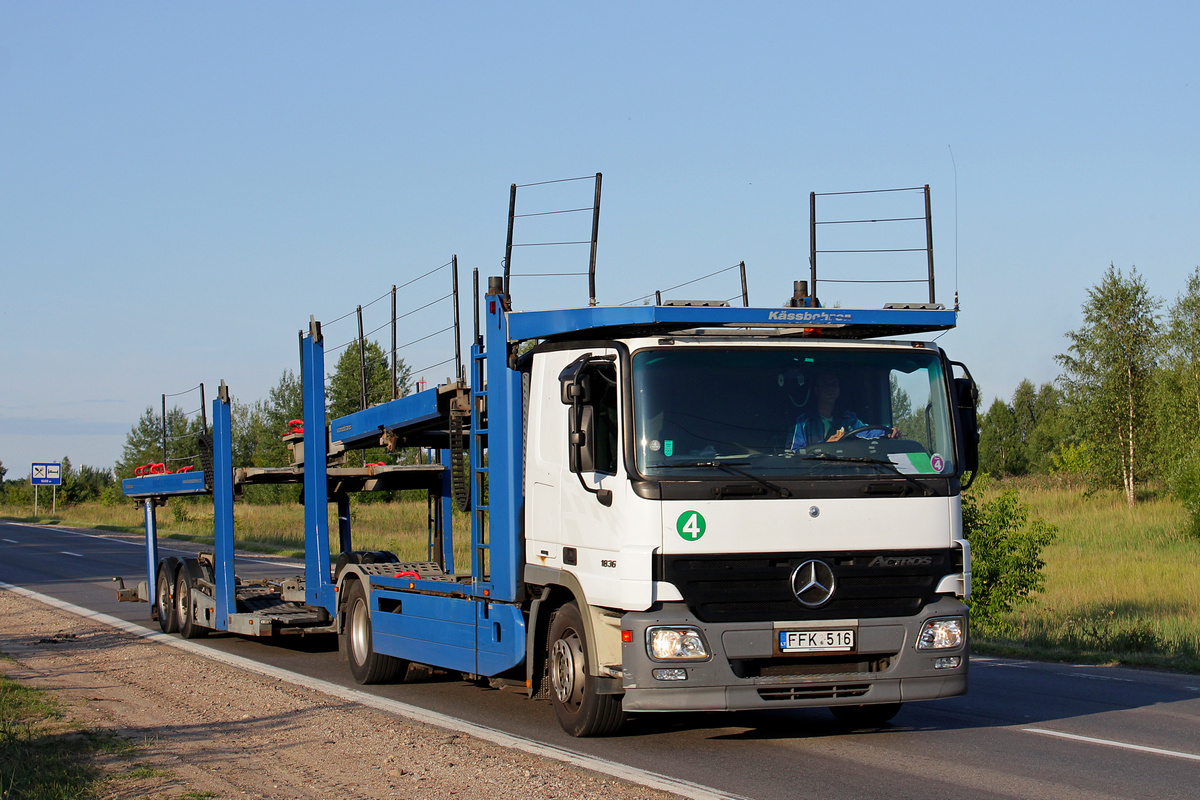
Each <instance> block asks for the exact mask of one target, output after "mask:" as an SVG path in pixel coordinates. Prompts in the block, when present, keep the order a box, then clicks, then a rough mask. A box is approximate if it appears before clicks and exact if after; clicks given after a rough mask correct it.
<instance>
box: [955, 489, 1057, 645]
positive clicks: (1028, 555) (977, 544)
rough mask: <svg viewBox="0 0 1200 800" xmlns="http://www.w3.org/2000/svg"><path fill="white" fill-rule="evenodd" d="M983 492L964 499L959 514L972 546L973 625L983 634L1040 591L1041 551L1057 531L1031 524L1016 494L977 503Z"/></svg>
mask: <svg viewBox="0 0 1200 800" xmlns="http://www.w3.org/2000/svg"><path fill="white" fill-rule="evenodd" d="M984 483H986V482H984ZM983 488H984V487H983V486H980V487H979V488H978V489H976V490H975V491H974V492H970V493H967V494H964V495H963V499H962V512H963V535H964V536H966V538H967V540H968V541H970V543H971V600H970V603H969V604H970V607H971V623H972V625H974V626H975V627H977V628H979V629H981V630H983V631H987V630H989V629H991V630H995V629H996V628H998V627H1000V626H1001V625H1002V622H1001V615H1003V614H1004V613H1005V612H1008V611H1011V610H1012V609H1013V608H1014V607H1015V606H1017V605H1018V604H1021V603H1024V602H1027V601H1028V600H1029V596H1030V594H1032V593H1033V592H1036V591H1038V590H1039V589H1041V588H1042V587H1043V585H1044V584H1045V576H1044V574H1043V572H1042V570H1043V569H1044V568H1045V566H1046V562H1045V561H1044V560H1043V559H1042V551H1043V550H1044V549H1045V548H1046V546H1047V545H1049V544H1050V542H1051V541H1053V539H1054V535H1055V529H1054V526H1052V525H1050V524H1048V523H1047V522H1045V521H1044V520H1042V519H1039V518H1036V517H1035V518H1033V519H1030V517H1029V509H1028V507H1027V506H1025V505H1024V504H1023V503H1021V501H1020V498H1019V496H1018V495H1017V493H1016V492H1015V491H1012V490H1007V491H1003V492H1001V493H1000V494H998V495H997V496H996V497H994V498H993V499H991V500H986V501H984V500H980V499H979V493H980V491H981V490H982V489H983Z"/></svg>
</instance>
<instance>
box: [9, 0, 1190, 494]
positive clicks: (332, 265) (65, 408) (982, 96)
mask: <svg viewBox="0 0 1200 800" xmlns="http://www.w3.org/2000/svg"><path fill="white" fill-rule="evenodd" d="M1198 34H1200V11H1198V10H1197V7H1196V6H1195V5H1194V4H1185V3H1155V4H1144V5H1139V6H1135V5H1134V4H1108V3H1053V4H1046V3H1016V4H991V5H986V6H984V5H981V4H963V3H921V4H892V3H870V2H868V3H858V4H853V5H849V4H830V3H803V2H796V3H755V2H750V3H737V4H732V3H730V4H716V3H707V2H689V3H676V2H659V3H653V2H651V3H619V2H618V3H605V4H598V3H594V4H583V3H485V2H458V3H455V2H446V3H311V2H287V3H281V2H256V3H246V4H233V3H205V4H200V3H170V4H167V3H140V2H123V3H82V2H56V3H19V2H13V0H0V280H2V283H0V336H2V337H3V347H2V348H0V461H3V463H4V465H5V466H6V467H8V469H9V477H10V478H12V477H18V476H20V475H26V474H28V471H29V465H30V463H31V462H33V461H51V460H57V459H59V458H60V457H62V456H64V455H68V456H70V457H71V459H72V460H73V461H74V462H75V463H76V464H80V463H86V464H91V465H94V466H104V465H109V464H112V463H113V462H114V461H115V460H116V459H117V458H118V457H119V456H120V452H121V445H122V443H123V441H124V437H125V434H126V433H127V432H128V431H129V429H130V427H131V426H132V425H133V424H134V422H135V421H136V420H137V418H138V416H139V414H140V413H141V412H142V411H143V410H144V409H145V408H146V407H147V406H148V405H154V406H157V405H158V403H159V402H160V400H159V397H160V395H161V394H162V393H164V392H166V393H174V392H179V391H183V390H186V389H188V388H190V387H193V386H195V385H196V384H197V383H199V382H201V381H203V382H205V384H206V388H207V389H208V392H209V397H210V398H211V396H212V395H213V394H214V393H215V390H216V384H217V383H218V382H219V381H220V380H221V379H224V380H225V381H226V382H227V383H228V384H229V385H230V387H231V388H232V391H233V393H234V395H235V397H236V398H238V399H239V400H242V401H245V402H253V401H254V400H257V399H259V398H262V397H265V395H266V393H267V391H268V389H269V388H270V387H271V386H273V385H274V384H275V383H276V382H277V380H278V378H279V375H280V373H281V372H282V371H283V370H284V369H288V368H292V369H295V368H296V366H297V345H296V332H297V331H298V330H299V329H300V328H301V327H304V326H305V325H306V324H307V320H308V317H309V315H310V314H314V315H316V317H317V318H318V319H321V320H332V319H334V318H336V317H339V316H342V315H343V314H346V313H348V312H352V311H353V310H354V308H355V306H356V305H358V304H366V303H368V302H370V301H371V300H374V299H375V298H377V297H379V296H380V295H382V294H383V293H385V292H387V291H388V290H389V289H390V287H391V286H392V285H393V284H403V283H405V282H407V281H409V280H411V279H412V278H415V277H416V276H418V275H421V274H423V273H426V272H428V271H430V270H432V269H434V268H436V267H438V266H439V265H441V264H445V263H446V262H448V261H449V260H450V256H451V255H452V254H457V255H458V260H459V264H460V268H461V277H462V280H463V282H464V290H465V289H466V287H467V286H469V282H470V270H471V269H472V268H475V267H478V268H479V270H480V273H481V275H482V276H487V275H489V274H495V273H498V272H499V270H500V265H501V259H502V257H503V253H504V239H505V225H506V213H507V202H508V187H509V184H511V183H514V182H516V183H527V182H533V181H541V180H549V179H556V178H567V177H575V176H581V175H590V174H593V173H595V172H603V173H604V196H603V203H602V212H601V223H600V247H599V253H598V266H597V273H598V278H597V283H598V295H599V299H600V302H602V303H619V302H624V301H627V300H630V299H632V298H634V297H637V296H640V295H642V294H646V293H650V292H653V291H654V290H655V289H662V288H666V287H668V286H672V285H675V284H677V283H682V282H684V281H687V280H689V279H691V278H694V277H697V276H699V275H703V274H707V273H710V272H713V271H715V270H718V269H721V268H723V267H727V266H729V265H731V264H736V263H737V262H739V261H741V260H745V261H746V264H747V270H748V281H749V288H750V298H751V302H752V303H753V304H756V305H758V304H761V305H778V304H779V303H780V302H782V300H783V298H785V297H787V296H788V295H789V294H790V286H791V282H792V281H793V280H796V279H802V278H806V277H807V270H808V266H807V258H808V193H809V192H810V191H818V192H833V191H843V190H852V189H875V188H891V187H902V186H921V185H923V184H929V185H930V186H931V191H932V198H933V218H934V242H935V251H936V257H937V266H938V275H937V279H938V298H937V299H938V300H939V301H941V302H944V303H946V304H947V305H949V304H951V303H952V302H953V292H954V291H955V289H957V291H958V293H959V297H960V302H961V308H962V313H961V314H960V317H959V328H958V329H957V330H955V331H953V332H951V333H948V334H945V335H944V336H942V337H941V339H940V340H939V341H940V343H941V344H942V345H943V346H944V347H946V348H947V349H948V350H949V352H950V355H951V357H952V358H955V359H958V360H962V361H965V362H966V363H967V364H968V365H969V366H970V367H971V370H972V372H973V373H974V375H975V377H976V379H977V380H978V381H979V382H980V384H981V385H982V388H983V392H984V396H985V402H990V401H991V399H992V398H993V397H996V396H1000V397H1005V398H1007V397H1008V396H1009V395H1011V393H1012V391H1013V389H1014V388H1015V386H1016V384H1017V383H1018V382H1019V381H1020V380H1021V379H1022V378H1026V377H1028V378H1030V379H1031V380H1033V381H1035V382H1036V383H1041V382H1044V381H1049V380H1053V379H1054V378H1055V376H1056V375H1057V374H1058V370H1057V367H1056V365H1055V362H1054V355H1055V354H1056V353H1059V352H1062V351H1063V350H1064V349H1065V347H1066V340H1065V339H1064V337H1063V334H1064V333H1065V332H1066V331H1067V330H1070V329H1072V328H1074V327H1077V326H1078V324H1079V320H1080V306H1081V304H1082V303H1083V301H1084V299H1085V297H1086V291H1087V288H1088V287H1089V286H1092V285H1094V284H1095V283H1097V282H1098V281H1099V280H1100V278H1101V276H1102V274H1103V271H1104V269H1105V268H1106V267H1107V266H1108V264H1109V263H1110V262H1111V263H1114V264H1116V266H1118V267H1119V268H1121V269H1123V270H1125V271H1126V272H1127V273H1128V271H1129V270H1130V269H1131V268H1133V267H1135V266H1136V267H1137V269H1138V270H1139V272H1140V273H1141V274H1142V276H1143V277H1144V278H1145V280H1146V283H1147V284H1148V286H1149V289H1150V291H1151V292H1152V293H1153V294H1155V295H1157V296H1159V297H1162V298H1163V299H1164V300H1165V301H1166V302H1167V303H1168V304H1169V303H1170V301H1171V300H1173V299H1174V297H1175V296H1176V295H1177V294H1178V293H1179V292H1180V291H1182V289H1183V287H1184V284H1185V281H1186V277H1187V275H1188V274H1189V273H1190V272H1191V271H1192V270H1193V269H1194V268H1195V267H1196V266H1197V265H1198V264H1200V225H1198V221H1200V149H1198V147H1197V141H1200V140H1198V139H1197V136H1198V134H1197V131H1200V124H1198V123H1200V102H1198V100H1200V95H1198V90H1200V59H1197V58H1196V56H1195V42H1196V39H1197V35H1198ZM580 187H582V189H583V191H582V199H583V200H584V203H582V204H590V185H585V184H573V185H566V186H564V187H560V188H561V192H560V189H559V188H556V189H551V190H548V196H547V198H546V199H545V200H544V201H543V200H542V199H540V198H535V197H534V196H533V195H532V194H530V195H529V197H530V198H531V199H530V202H531V206H530V210H534V208H533V206H540V207H543V208H552V207H557V208H560V207H563V206H562V205H561V204H560V205H556V203H559V201H560V200H561V201H562V202H565V203H567V204H572V203H573V202H574V201H575V200H576V199H577V197H578V196H577V195H571V191H573V190H576V189H579V188H580ZM560 194H561V197H560V196H559V195H560ZM520 197H521V198H522V200H524V198H525V197H526V195H524V194H522V195H520ZM535 201H536V202H535ZM543 202H545V203H546V205H545V206H542V203H543ZM584 227H585V228H586V221H585V225H584ZM586 232H587V231H586V230H584V231H583V233H584V234H585V236H586ZM872 235H873V234H872ZM533 250H534V248H528V249H526V250H523V251H520V252H519V253H518V255H517V256H516V257H514V271H519V268H520V267H521V266H523V265H524V264H525V263H527V262H529V263H532V262H534V261H535V260H536V259H537V258H541V259H543V260H545V259H548V258H556V259H559V260H561V262H562V263H563V264H564V265H566V266H567V268H569V270H578V269H581V268H583V267H584V266H585V265H586V257H587V253H586V249H572V248H555V249H554V253H553V254H549V253H546V252H539V253H538V254H537V256H534V255H533V254H532V251H533ZM541 250H542V251H545V250H549V248H542V249H541ZM518 259H524V260H522V261H518ZM564 271H565V270H564ZM428 280H429V281H430V282H433V283H434V284H435V285H434V286H422V285H421V283H422V282H418V283H417V284H414V286H413V287H412V289H411V294H407V295H406V297H405V298H404V299H403V300H402V301H401V303H400V307H401V312H403V311H404V310H405V309H406V308H407V309H411V308H415V307H417V306H418V305H420V304H421V303H422V302H428V301H429V300H433V299H434V298H436V297H438V296H441V295H443V294H445V292H446V291H448V280H449V279H448V277H447V271H446V270H442V271H440V272H438V273H435V276H433V277H431V278H430V279H428ZM439 280H440V281H442V283H441V284H440V285H436V284H437V281H439ZM713 280H714V281H716V283H717V284H718V285H715V286H712V287H711V288H710V287H709V286H708V285H706V284H699V285H697V286H696V287H689V290H688V291H685V292H684V294H685V295H688V296H704V297H718V296H720V297H727V296H732V295H734V294H736V293H737V287H736V286H735V285H734V281H735V277H734V276H733V273H724V274H723V275H722V276H719V277H718V278H714V279H713ZM722 281H728V283H722ZM513 290H514V304H515V305H516V306H517V307H548V306H550V305H574V304H578V303H580V302H586V287H585V286H584V285H583V284H582V283H578V282H575V283H572V282H571V280H568V279H541V280H533V279H530V280H528V281H527V282H526V283H522V284H519V283H517V282H516V281H514V287H513ZM689 292H690V294H689ZM831 292H832V294H833V296H831ZM831 292H825V291H822V292H821V294H822V295H824V297H823V299H824V300H825V301H826V302H827V303H828V304H833V303H835V302H836V303H839V304H840V305H842V306H843V307H854V306H856V305H878V303H877V302H875V298H874V297H870V298H867V297H865V296H864V295H865V294H866V292H865V290H864V291H863V292H856V291H855V290H854V289H846V290H842V289H839V290H837V292H833V290H831ZM881 299H883V300H887V299H909V298H907V297H904V298H892V297H884V298H881ZM917 299H920V298H917ZM386 305H387V302H386V301H384V302H383V303H378V304H376V305H375V306H372V307H371V309H370V312H371V313H374V312H377V311H378V312H381V313H383V314H385V318H386V313H387V311H386V309H385V308H384V307H385V306H386ZM445 306H446V304H445V303H443V304H442V306H441V307H436V306H435V307H434V309H433V311H434V312H438V313H440V314H441V316H440V317H438V318H436V319H434V318H431V319H428V320H426V319H424V318H422V317H421V316H420V315H414V316H413V317H412V318H410V326H409V328H408V329H402V332H401V334H400V336H401V341H402V342H404V341H407V340H410V339H416V338H418V337H419V336H422V335H424V333H427V332H429V331H432V330H437V329H439V328H441V327H443V326H444V324H448V321H449V310H448V309H447V308H445ZM439 308H440V309H441V310H440V311H439ZM469 309H470V304H469V299H468V297H467V292H466V291H464V299H463V311H464V321H465V320H467V319H469V317H468V316H466V315H467V314H469ZM431 313H432V312H431ZM382 322H383V320H382V319H376V320H375V321H374V323H373V321H372V318H368V320H367V326H368V329H370V328H372V327H376V325H378V324H382ZM353 328H354V322H353V318H351V319H347V320H344V321H342V322H341V323H338V325H336V326H331V327H330V329H329V330H328V331H327V332H328V334H329V338H330V344H331V346H332V345H334V344H335V343H337V344H340V343H341V342H342V341H343V340H349V339H350V338H352V337H353V335H354V329H353ZM425 347H429V348H433V349H429V350H426V349H423V348H425ZM439 347H440V350H438V349H437V348H439ZM451 350H452V345H451V344H450V342H449V341H448V339H447V338H446V337H445V336H442V337H440V338H439V337H434V338H433V339H431V340H430V341H429V342H428V343H427V344H423V345H420V346H415V349H414V350H410V351H405V352H403V353H402V355H405V356H406V357H408V358H409V363H410V365H412V366H414V367H420V366H421V365H423V364H425V363H429V364H433V363H436V362H437V361H440V360H442V359H443V358H445V357H446V356H448V355H449V354H450V352H451ZM445 374H446V369H445V368H440V369H438V370H434V371H433V372H432V373H431V374H429V375H427V377H428V378H430V379H431V380H440V379H441V378H443V377H444V376H445ZM180 405H181V406H183V407H184V408H185V409H186V410H192V409H194V408H197V407H198V405H199V403H198V398H195V397H194V395H193V396H184V397H183V398H181V399H180Z"/></svg>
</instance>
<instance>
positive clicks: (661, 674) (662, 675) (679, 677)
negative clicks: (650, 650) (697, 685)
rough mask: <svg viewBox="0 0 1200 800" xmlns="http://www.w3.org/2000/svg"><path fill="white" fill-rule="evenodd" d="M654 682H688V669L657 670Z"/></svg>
mask: <svg viewBox="0 0 1200 800" xmlns="http://www.w3.org/2000/svg"><path fill="white" fill-rule="evenodd" d="M654 680H656V681H686V680H687V670H686V669H678V668H676V669H656V670H654Z"/></svg>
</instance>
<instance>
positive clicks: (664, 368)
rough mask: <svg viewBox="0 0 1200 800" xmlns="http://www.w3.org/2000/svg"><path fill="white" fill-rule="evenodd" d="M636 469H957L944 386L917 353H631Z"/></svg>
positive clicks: (810, 473) (853, 472)
mask: <svg viewBox="0 0 1200 800" xmlns="http://www.w3.org/2000/svg"><path fill="white" fill-rule="evenodd" d="M633 389H634V411H633V413H634V426H635V446H636V450H637V452H636V462H637V468H638V471H639V472H640V473H641V474H643V475H646V476H654V477H661V478H672V477H674V478H681V477H688V478H695V477H716V476H724V474H725V473H729V472H731V471H732V470H731V469H730V468H736V470H737V472H740V473H743V474H746V473H749V474H750V475H756V476H762V477H764V478H768V479H771V480H778V479H780V478H788V477H797V478H811V477H827V476H863V475H878V474H896V473H901V474H905V475H914V476H920V475H938V474H941V475H949V474H952V473H954V471H955V464H954V446H953V441H954V440H953V433H952V428H951V424H950V410H949V397H948V395H947V381H946V378H945V375H944V373H943V370H942V362H941V359H940V358H939V357H938V355H937V353H936V352H934V351H930V350H924V349H919V348H915V347H914V348H897V347H892V348H878V349H869V348H859V347H844V348H843V347H838V348H815V347H802V346H796V347H762V348H751V347H694V348H688V347H683V346H677V347H672V348H664V349H655V350H642V351H639V352H638V353H636V354H635V355H634V357H633Z"/></svg>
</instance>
